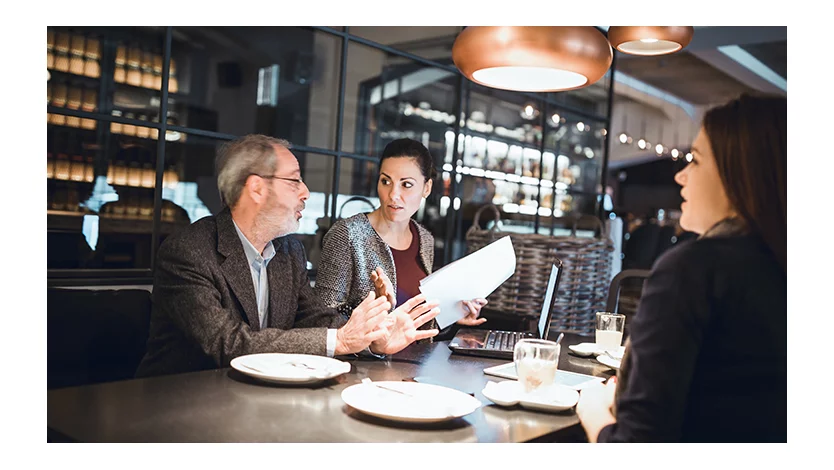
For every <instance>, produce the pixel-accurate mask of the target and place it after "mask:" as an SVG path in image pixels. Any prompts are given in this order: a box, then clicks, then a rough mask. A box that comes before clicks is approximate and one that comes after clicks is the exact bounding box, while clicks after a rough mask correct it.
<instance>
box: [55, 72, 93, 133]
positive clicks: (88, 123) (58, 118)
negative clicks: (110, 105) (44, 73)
mask: <svg viewBox="0 0 834 470" xmlns="http://www.w3.org/2000/svg"><path fill="white" fill-rule="evenodd" d="M46 103H47V105H49V106H55V107H58V108H66V109H72V110H76V111H77V110H81V111H86V112H90V113H92V112H95V111H97V110H98V90H96V89H95V88H90V87H85V86H81V85H70V84H68V83H67V82H60V81H55V80H50V81H48V82H47V83H46ZM46 122H47V123H48V124H52V125H55V126H67V127H75V128H80V129H87V130H95V128H96V121H95V119H87V118H80V117H77V116H67V115H64V114H57V113H55V114H54V113H46Z"/></svg>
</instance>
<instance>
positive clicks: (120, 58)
mask: <svg viewBox="0 0 834 470" xmlns="http://www.w3.org/2000/svg"><path fill="white" fill-rule="evenodd" d="M115 65H116V68H115V69H114V71H113V81H115V82H116V83H125V82H126V81H127V46H125V45H124V44H119V45H118V46H117V47H116V60H115Z"/></svg>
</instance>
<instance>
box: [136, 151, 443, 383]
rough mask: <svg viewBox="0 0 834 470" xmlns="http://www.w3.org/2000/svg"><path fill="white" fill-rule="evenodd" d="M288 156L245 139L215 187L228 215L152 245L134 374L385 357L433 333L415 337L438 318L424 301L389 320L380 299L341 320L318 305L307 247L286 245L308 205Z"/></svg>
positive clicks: (222, 161) (228, 155)
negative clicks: (299, 357)
mask: <svg viewBox="0 0 834 470" xmlns="http://www.w3.org/2000/svg"><path fill="white" fill-rule="evenodd" d="M289 147H290V145H289V143H288V142H287V141H285V140H281V139H275V138H272V137H267V136H263V135H247V136H245V137H241V138H239V139H237V140H235V141H232V142H230V143H228V144H226V145H225V146H224V147H223V148H222V149H221V150H220V152H219V154H218V156H217V161H216V170H217V185H218V188H219V190H220V195H221V198H222V200H223V203H224V205H226V207H225V208H224V209H223V210H222V211H220V212H219V213H218V214H217V215H215V216H210V217H205V218H203V219H200V220H199V221H197V222H195V223H193V224H191V225H190V226H188V227H187V228H184V229H183V230H181V231H180V232H178V233H176V234H173V235H171V236H170V237H168V238H167V239H166V240H165V242H164V243H163V244H162V246H161V247H160V248H159V253H158V257H157V265H156V273H155V276H154V287H153V311H152V314H151V328H150V336H149V339H148V351H147V353H146V354H145V357H144V358H143V359H142V362H141V363H140V365H139V368H138V370H137V373H136V375H137V376H138V377H147V376H155V375H164V374H173V373H181V372H190V371H196V370H204V369H212V368H219V367H228V366H229V364H230V362H231V360H232V359H234V358H235V357H238V356H241V355H245V354H253V353H265V352H278V353H299V354H317V355H326V356H334V355H344V354H351V353H358V352H362V351H370V352H371V353H373V354H377V355H379V354H393V353H396V352H398V351H400V350H402V349H403V348H405V347H406V346H408V345H409V344H411V343H412V342H414V341H416V340H420V339H425V338H429V337H432V336H434V335H436V334H437V330H436V329H434V330H418V328H419V327H420V326H422V325H423V324H425V323H427V322H429V321H431V319H433V318H434V317H436V316H437V314H438V313H439V309H438V307H437V305H438V304H437V303H436V302H425V298H423V296H422V295H418V296H415V297H414V298H412V299H410V300H408V301H407V302H405V303H404V304H403V305H401V306H400V307H398V308H397V309H396V310H394V311H393V312H391V313H390V314H389V310H390V309H391V304H390V303H389V301H388V299H387V298H386V296H385V295H379V296H377V295H376V294H375V293H374V292H369V293H368V296H367V297H366V298H365V300H364V301H363V302H362V303H361V304H360V305H359V306H358V307H356V309H355V310H353V312H352V314H351V316H350V319H349V320H347V321H345V320H344V317H343V316H342V315H340V314H338V313H337V312H336V310H335V309H332V308H328V307H325V306H324V305H322V304H321V303H320V302H319V301H318V300H317V299H316V298H315V297H314V295H313V291H312V289H311V288H310V283H309V281H308V277H307V259H306V256H305V254H304V248H303V246H302V245H301V243H300V242H299V241H298V240H296V239H295V238H293V237H290V236H286V235H289V234H290V233H292V232H294V231H295V230H297V229H298V226H299V219H301V212H302V211H303V210H304V206H305V201H306V200H307V198H308V197H309V196H310V191H309V190H308V189H307V186H306V185H305V184H304V182H303V181H302V179H301V170H300V168H299V165H298V161H297V160H296V158H295V156H294V155H293V154H292V153H291V152H290V150H289ZM345 262H350V260H345ZM384 287H385V286H381V291H380V292H381V293H382V294H384V293H385V290H384Z"/></svg>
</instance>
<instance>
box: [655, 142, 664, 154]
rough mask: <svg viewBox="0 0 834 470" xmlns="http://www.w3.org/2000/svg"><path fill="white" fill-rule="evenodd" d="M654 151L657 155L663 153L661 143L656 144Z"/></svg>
mask: <svg viewBox="0 0 834 470" xmlns="http://www.w3.org/2000/svg"><path fill="white" fill-rule="evenodd" d="M654 151H655V152H657V154H658V155H663V145H661V144H657V146H655V148H654Z"/></svg>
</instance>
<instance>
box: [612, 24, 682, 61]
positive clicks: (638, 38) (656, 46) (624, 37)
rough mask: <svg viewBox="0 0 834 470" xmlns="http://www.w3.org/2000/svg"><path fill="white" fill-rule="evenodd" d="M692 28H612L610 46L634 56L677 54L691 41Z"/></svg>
mask: <svg viewBox="0 0 834 470" xmlns="http://www.w3.org/2000/svg"><path fill="white" fill-rule="evenodd" d="M694 33H695V28H693V27H692V26H612V27H610V28H608V40H609V41H610V42H611V46H613V47H614V48H615V49H617V50H618V51H620V52H624V53H626V54H634V55H662V54H671V53H673V52H677V51H679V50H681V49H683V48H684V47H686V46H687V44H689V42H690V41H692V35H693V34H694Z"/></svg>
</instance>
